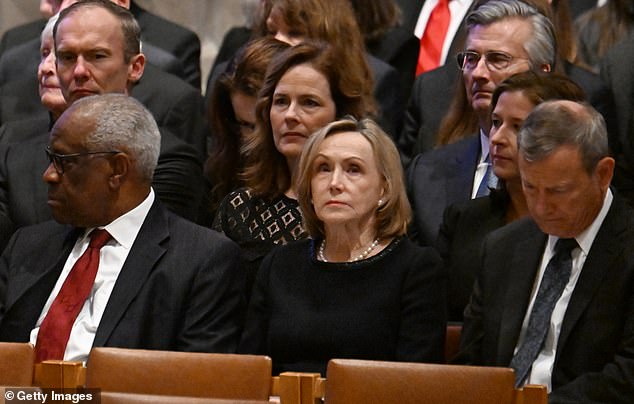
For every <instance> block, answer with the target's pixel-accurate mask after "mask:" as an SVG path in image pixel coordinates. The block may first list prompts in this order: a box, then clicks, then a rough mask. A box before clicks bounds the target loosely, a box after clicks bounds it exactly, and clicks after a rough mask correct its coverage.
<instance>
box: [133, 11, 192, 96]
mask: <svg viewBox="0 0 634 404" xmlns="http://www.w3.org/2000/svg"><path fill="white" fill-rule="evenodd" d="M130 3H131V4H130V12H131V13H132V14H133V15H134V18H136V20H137V21H138V22H139V25H140V26H141V39H142V40H143V41H144V42H145V43H149V44H152V45H154V46H157V47H159V48H162V49H165V50H166V51H167V52H169V53H171V54H172V55H174V56H176V58H177V59H179V60H180V61H181V64H182V66H183V71H184V73H185V78H184V80H185V81H186V82H188V83H190V84H191V85H192V86H194V87H195V88H196V89H197V90H198V91H200V39H199V38H198V35H197V34H196V33H195V32H194V31H192V30H190V29H188V28H185V27H183V26H181V25H178V24H175V23H173V22H171V21H169V20H166V19H165V18H162V17H159V16H158V15H156V14H152V13H150V12H148V11H146V10H144V9H142V8H141V7H139V6H138V5H137V4H136V3H135V2H134V1H131V2H130Z"/></svg>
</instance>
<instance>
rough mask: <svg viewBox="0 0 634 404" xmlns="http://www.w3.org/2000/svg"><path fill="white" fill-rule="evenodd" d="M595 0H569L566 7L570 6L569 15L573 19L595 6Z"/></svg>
mask: <svg viewBox="0 0 634 404" xmlns="http://www.w3.org/2000/svg"><path fill="white" fill-rule="evenodd" d="M597 3H598V1H597V0H574V1H573V0H570V1H569V2H568V7H569V8H570V17H571V18H572V19H573V20H574V19H576V18H577V17H579V16H580V15H581V14H583V13H585V12H586V11H588V10H590V9H591V8H594V7H596V6H597Z"/></svg>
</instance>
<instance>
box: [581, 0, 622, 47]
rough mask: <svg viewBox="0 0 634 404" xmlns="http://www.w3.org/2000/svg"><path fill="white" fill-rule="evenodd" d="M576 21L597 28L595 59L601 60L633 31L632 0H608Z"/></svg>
mask: <svg viewBox="0 0 634 404" xmlns="http://www.w3.org/2000/svg"><path fill="white" fill-rule="evenodd" d="M577 21H578V22H579V23H584V24H592V25H596V26H597V27H598V28H599V30H598V40H597V49H596V52H597V57H599V58H601V57H602V56H603V55H605V54H606V52H607V51H608V50H609V49H610V48H611V47H612V46H613V45H615V44H616V43H617V42H619V41H621V40H622V39H624V38H625V37H627V36H628V35H629V34H630V33H631V32H632V31H633V30H634V5H633V4H632V0H610V1H608V2H607V3H606V4H604V5H603V6H601V7H598V8H596V9H593V10H591V11H590V12H588V13H586V14H584V15H582V17H581V18H580V19H579V20H577Z"/></svg>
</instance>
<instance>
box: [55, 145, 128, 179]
mask: <svg viewBox="0 0 634 404" xmlns="http://www.w3.org/2000/svg"><path fill="white" fill-rule="evenodd" d="M44 151H45V152H46V157H47V158H48V161H49V163H52V164H53V167H54V168H55V171H57V173H58V174H59V175H62V174H64V161H65V160H68V159H74V158H77V157H82V156H92V155H95V154H117V153H121V152H120V151H117V150H110V151H91V152H83V153H71V154H59V153H54V152H52V151H51V148H50V147H49V146H46V149H45V150H44Z"/></svg>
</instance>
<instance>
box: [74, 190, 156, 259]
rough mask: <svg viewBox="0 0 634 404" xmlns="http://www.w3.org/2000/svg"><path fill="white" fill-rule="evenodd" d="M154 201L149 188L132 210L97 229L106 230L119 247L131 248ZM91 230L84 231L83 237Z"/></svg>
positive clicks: (152, 191) (152, 192) (152, 193)
mask: <svg viewBox="0 0 634 404" xmlns="http://www.w3.org/2000/svg"><path fill="white" fill-rule="evenodd" d="M154 199H155V196H154V190H153V189H152V188H150V192H149V194H148V196H147V197H146V198H145V199H144V200H143V202H141V203H140V204H138V205H137V206H136V207H135V208H134V209H132V210H130V211H128V212H126V213H124V214H123V215H121V216H119V217H118V218H116V219H115V220H113V221H112V222H110V223H109V224H107V225H106V226H103V227H101V226H100V227H99V228H100V229H106V230H107V231H108V233H110V235H111V236H112V238H113V239H114V240H115V241H116V242H117V243H118V244H119V245H121V246H123V247H124V248H126V249H130V248H132V244H133V243H134V240H135V239H136V236H137V234H138V233H139V230H141V226H142V225H143V222H144V221H145V217H146V216H147V214H148V213H149V211H150V208H151V207H152V204H153V203H154ZM93 229H94V227H93V228H88V229H86V231H85V233H84V237H87V236H88V235H89V234H90V232H91V231H92V230H93Z"/></svg>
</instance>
